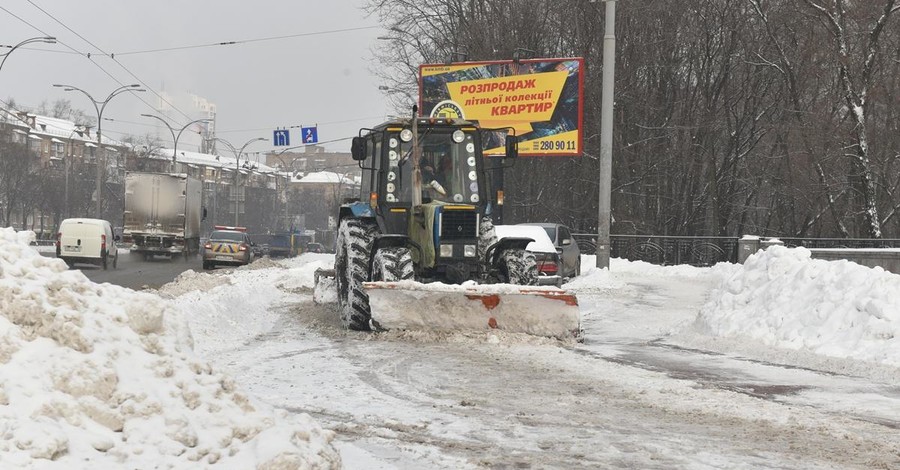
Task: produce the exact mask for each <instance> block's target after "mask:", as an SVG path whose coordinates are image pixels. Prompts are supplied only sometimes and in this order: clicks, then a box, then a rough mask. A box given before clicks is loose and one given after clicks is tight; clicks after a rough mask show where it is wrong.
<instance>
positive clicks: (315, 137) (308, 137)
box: [300, 127, 319, 144]
mask: <svg viewBox="0 0 900 470" xmlns="http://www.w3.org/2000/svg"><path fill="white" fill-rule="evenodd" d="M300 130H301V134H300V135H302V136H303V143H304V144H315V143H318V142H319V128H318V127H301V128H300Z"/></svg>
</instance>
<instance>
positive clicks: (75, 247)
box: [56, 219, 119, 269]
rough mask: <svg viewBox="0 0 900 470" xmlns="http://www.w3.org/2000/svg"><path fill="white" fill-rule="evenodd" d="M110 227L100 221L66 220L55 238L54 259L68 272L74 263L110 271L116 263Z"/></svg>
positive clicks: (117, 253) (116, 252)
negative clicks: (63, 263)
mask: <svg viewBox="0 0 900 470" xmlns="http://www.w3.org/2000/svg"><path fill="white" fill-rule="evenodd" d="M116 238H117V237H116V236H115V235H113V229H112V226H111V225H110V224H109V222H107V221H105V220H102V219H66V220H63V221H62V223H61V224H59V232H57V234H56V257H57V258H59V259H61V260H63V261H65V262H66V264H68V265H69V267H70V268H71V267H72V266H73V265H74V264H75V263H88V264H96V265H98V266H101V267H103V269H106V268H107V266H108V264H109V263H112V267H113V269H115V267H116V264H117V263H118V261H119V250H118V249H116Z"/></svg>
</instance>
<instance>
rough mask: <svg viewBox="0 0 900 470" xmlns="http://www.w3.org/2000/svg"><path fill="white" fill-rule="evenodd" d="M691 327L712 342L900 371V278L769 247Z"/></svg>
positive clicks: (731, 278) (798, 251)
mask: <svg viewBox="0 0 900 470" xmlns="http://www.w3.org/2000/svg"><path fill="white" fill-rule="evenodd" d="M695 326H696V327H697V328H698V329H699V330H700V331H702V332H704V333H707V334H712V335H717V336H726V337H738V336H746V337H751V338H754V339H756V340H759V341H761V342H763V343H765V344H767V345H770V346H777V347H783V348H789V349H794V350H808V351H811V352H814V353H816V354H821V355H825V356H834V357H845V358H851V359H855V360H864V361H871V362H877V363H882V364H886V365H891V366H900V276H898V275H895V274H891V273H888V272H885V271H884V270H882V269H881V268H874V269H872V268H867V267H865V266H860V265H858V264H855V263H852V262H849V261H824V260H814V259H811V258H810V252H809V250H807V249H805V248H793V249H790V248H784V247H780V246H775V247H771V248H769V249H767V250H765V251H761V252H759V253H757V254H755V255H753V256H751V257H750V258H748V259H747V261H746V263H745V264H744V266H743V269H737V270H736V271H734V273H733V274H732V275H730V276H727V277H725V279H724V281H723V283H722V285H721V286H720V287H719V288H718V289H717V290H716V291H714V292H713V294H712V295H711V297H710V301H709V302H708V303H707V304H706V305H704V307H703V308H702V310H701V312H700V314H699V316H698V317H697V321H696V323H695Z"/></svg>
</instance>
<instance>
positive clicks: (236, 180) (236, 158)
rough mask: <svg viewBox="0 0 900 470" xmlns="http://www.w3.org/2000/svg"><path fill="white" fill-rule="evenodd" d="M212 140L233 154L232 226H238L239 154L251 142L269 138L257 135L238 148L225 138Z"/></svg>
mask: <svg viewBox="0 0 900 470" xmlns="http://www.w3.org/2000/svg"><path fill="white" fill-rule="evenodd" d="M213 140H215V141H217V142H221V143H222V144H224V145H225V146H226V147H228V149H229V150H231V153H233V154H234V161H235V163H234V226H235V227H237V226H238V209H239V206H238V185H239V184H240V175H241V155H242V154H243V153H244V149H246V148H247V146H248V145H250V144H252V143H253V142H258V141H260V140H269V139H266V138H265V137H257V138H255V139H250V140H248V141H247V142H245V143H244V145H242V146H241V148H240V150H238V149H236V148H235V147H234V145H231V142H228V141H227V140H225V139H222V138H218V137H216V138H215V139H213Z"/></svg>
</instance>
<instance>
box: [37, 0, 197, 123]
mask: <svg viewBox="0 0 900 470" xmlns="http://www.w3.org/2000/svg"><path fill="white" fill-rule="evenodd" d="M27 1H28V3H30V4H31V5H32V6H33V7H35V8H37V9H38V10H40V11H41V13H43V14H45V15H47V16H49V17H50V18H51V19H52V20H53V21H55V22H57V23H59V25H60V26H62V27H63V28H65V29H66V30H68V31H69V32H71V33H72V34H74V35H75V36H78V37H79V38H80V39H81V40H82V41H84V42H86V43H88V44H90V45H91V47H93V48H94V49H96V50H98V51H100V52H101V55H107V56H109V57H110V58H112V59H113V61H114V62H115V63H116V64H117V65H118V66H119V67H121V68H122V70H124V71H125V72H127V73H128V74H129V75H131V77H132V78H134V79H135V80H137V81H138V82H140V84H141V85H143V86H144V88H146V89H147V90H149V91H150V92H151V93H153V94H154V95H156V96H157V97H158V98H159V99H160V100H161V101H162V102H164V103H166V104H168V105H169V106H171V107H172V109H174V110H175V111H178V113H179V114H181V115H182V116H184V117H185V118H186V119H188V120H190V119H191V117H190V116H188V115H187V114H186V113H185V112H184V111H182V110H180V109H178V107H176V106H175V105H174V104H172V103H170V102H169V100H167V99H165V98H164V97H163V96H162V95H160V94H159V93H157V92H156V90H154V89H153V87H151V86H150V85H147V83H146V82H144V81H143V80H141V78H140V77H138V76H137V75H135V74H134V73H133V72H132V71H131V70H129V69H128V67H125V65H123V64H122V63H121V62H119V61H118V60H116V59H115V58H114V57H113V56H112V55H111V54H107V53H106V51H104V50H103V49H102V48H100V46H98V45H96V44H94V43H93V42H91V41H90V40H88V39H87V38H85V37H84V36H82V35H81V34H79V33H78V32H77V31H75V30H74V29H72V28H70V27H69V26H68V25H67V24H65V23H63V22H62V21H60V20H59V19H58V18H57V17H55V16H53V15H52V14H51V13H50V12H48V11H47V10H44V9H43V8H41V7H40V6H39V5H38V4H36V3H34V1H33V0H27ZM66 47H68V46H66ZM87 58H88V60H90V61H91V62H94V60H93V59H92V58H91V56H90V54H88V55H87ZM94 63H95V64H96V62H94ZM104 71H105V70H104ZM108 74H109V73H107V75H108ZM116 82H118V83H120V84H121V82H119V81H118V80H116ZM132 95H134V93H132ZM134 96H137V95H134ZM138 99H140V100H141V101H142V102H143V103H144V104H146V105H147V106H149V107H150V109H152V110H154V111H156V107H154V106H152V105H151V104H150V103H147V102H146V101H144V100H143V98H140V97H138Z"/></svg>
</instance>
